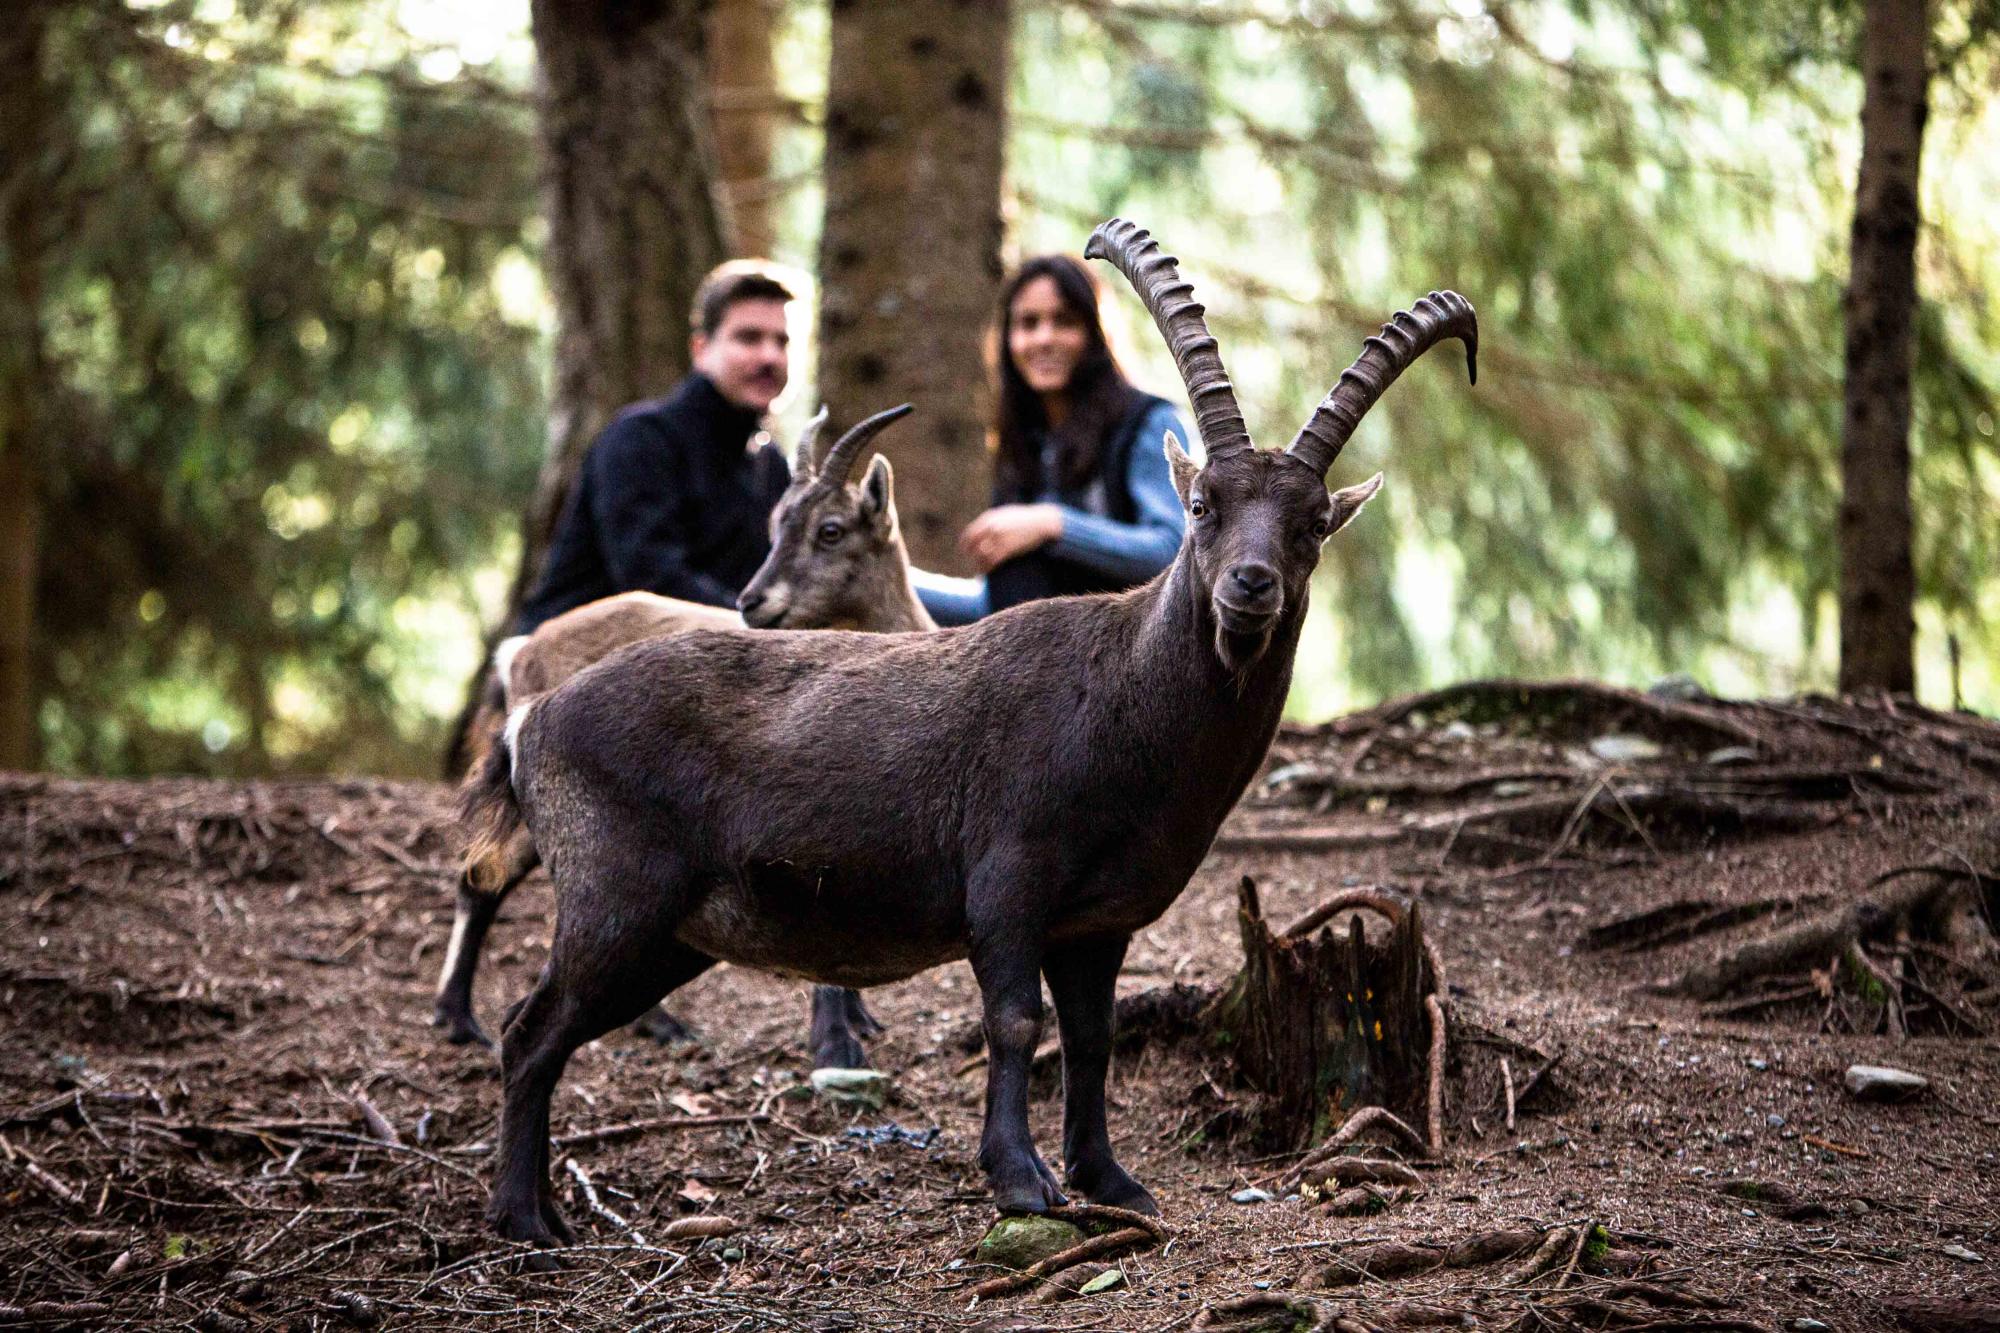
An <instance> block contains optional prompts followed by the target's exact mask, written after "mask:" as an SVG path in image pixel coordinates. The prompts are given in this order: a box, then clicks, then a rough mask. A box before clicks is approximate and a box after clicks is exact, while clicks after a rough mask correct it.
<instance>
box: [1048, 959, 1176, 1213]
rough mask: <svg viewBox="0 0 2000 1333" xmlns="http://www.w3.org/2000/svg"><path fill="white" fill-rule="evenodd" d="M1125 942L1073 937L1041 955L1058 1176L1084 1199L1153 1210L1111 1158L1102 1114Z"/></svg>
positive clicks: (1155, 1210) (1140, 1188)
mask: <svg viewBox="0 0 2000 1333" xmlns="http://www.w3.org/2000/svg"><path fill="white" fill-rule="evenodd" d="M1129 942H1130V940H1129V937H1127V936H1116V937H1113V938H1110V939H1096V940H1079V941H1077V942H1075V943H1073V944H1066V945H1062V946H1060V947H1057V948H1052V949H1051V950H1049V953H1048V956H1047V957H1046V958H1044V959H1043V960H1042V974H1043V975H1044V976H1046V977H1047V978H1048V979H1049V993H1050V994H1051V995H1053V996H1055V1000H1056V1023H1057V1026H1058V1027H1059V1029H1060V1030H1061V1032H1062V1057H1063V1180H1064V1181H1065V1182H1066V1183H1067V1184H1068V1185H1069V1186H1070V1188H1072V1189H1074V1190H1076V1191H1077V1192H1078V1193H1080V1194H1082V1195H1083V1197H1084V1198H1086V1199H1089V1200H1090V1201H1091V1202H1092V1203H1108V1204H1111V1205H1112V1206H1113V1207H1117V1208H1130V1209H1132V1210H1134V1211H1135V1212H1141V1213H1150V1214H1155V1215H1157V1214H1158V1213H1159V1211H1160V1206H1159V1204H1157V1203H1155V1202H1154V1200H1153V1196H1152V1195H1151V1194H1150V1193H1148V1192H1147V1190H1146V1187H1145V1186H1144V1185H1141V1184H1140V1183H1139V1182H1138V1181H1136V1180H1134V1179H1132V1177H1131V1176H1129V1175H1127V1174H1126V1172H1125V1168H1124V1167H1122V1166H1120V1165H1118V1161H1117V1159H1116V1158H1115V1157H1114V1156H1113V1155H1112V1152H1111V1133H1110V1131H1109V1129H1108V1128H1107V1127H1106V1125H1105V1117H1104V1077H1105V1073H1106V1071H1107V1070H1109V1069H1110V1067H1111V1037H1112V1028H1113V1024H1112V1016H1113V1006H1114V1003H1115V1000H1116V988H1117V982H1118V969H1119V967H1120V966H1121V965H1122V964H1123V963H1124V961H1125V946H1126V945H1127V944H1128V943H1129Z"/></svg>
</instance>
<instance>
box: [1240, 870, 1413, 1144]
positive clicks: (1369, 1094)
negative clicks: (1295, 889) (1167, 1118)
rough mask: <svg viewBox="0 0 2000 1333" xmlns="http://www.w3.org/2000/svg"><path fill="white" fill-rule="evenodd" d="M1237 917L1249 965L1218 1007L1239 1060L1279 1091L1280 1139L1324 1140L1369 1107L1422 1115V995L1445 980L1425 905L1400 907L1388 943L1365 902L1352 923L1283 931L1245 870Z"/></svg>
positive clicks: (1275, 1121) (1273, 1122)
mask: <svg viewBox="0 0 2000 1333" xmlns="http://www.w3.org/2000/svg"><path fill="white" fill-rule="evenodd" d="M1237 924H1238V926H1239V927H1240V929H1241V931H1242V936H1243V971H1242V972H1241V973H1239V974H1238V975H1237V978H1236V981H1235V983H1234V984H1233V985H1232V986H1231V988H1230V990H1229V992H1228V993H1227V994H1226V995H1224V997H1223V998H1222V1000H1221V1002H1220V1005H1219V1008H1218V1016H1219V1018H1220V1019H1221V1026H1222V1028H1223V1030H1225V1031H1227V1032H1228V1034H1229V1039H1230V1046H1231V1050H1232V1051H1233V1052H1234V1054H1235V1059H1236V1066H1237V1068H1238V1069H1239V1070H1241V1071H1242V1073H1243V1076H1244V1078H1245V1079H1247V1080H1248V1081H1249V1082H1250V1083H1251V1084H1252V1085H1253V1086H1254V1087H1256V1088H1258V1089H1260V1090H1261V1091H1263V1092H1265V1093H1267V1094H1269V1095H1270V1097H1271V1098H1272V1111H1271V1119H1270V1122H1269V1123H1270V1129H1271V1131H1272V1137H1273V1139H1274V1140H1275V1141H1278V1142H1284V1143H1288V1144H1291V1145H1294V1146H1303V1145H1306V1144H1313V1143H1318V1142H1320V1141H1322V1140H1323V1139H1325V1138H1326V1137H1327V1135H1328V1134H1329V1132H1331V1131H1332V1130H1333V1129H1334V1128H1335V1127H1337V1126H1339V1125H1340V1123H1341V1122H1342V1121H1343V1120H1345V1119H1347V1117H1348V1116H1349V1115H1351V1114H1352V1113H1353V1112H1354V1111H1356V1110H1357V1109H1359V1108H1361V1107H1364V1106H1381V1107H1386V1108H1387V1109H1388V1110H1390V1111H1392V1112H1394V1113H1395V1114H1396V1115H1397V1116H1398V1117H1399V1118H1401V1119H1403V1120H1405V1121H1407V1122H1410V1123H1414V1124H1421V1123H1423V1122H1424V1120H1425V1117H1426V1114H1427V1107H1426V1100H1427V1097H1428V1094H1429V1078H1428V1071H1429V1069H1430V1051H1431V1019H1430V1015H1429V1013H1428V1011H1427V1010H1426V1008H1425V1005H1424V997H1425V996H1426V995H1429V994H1432V993H1434V992H1435V991H1436V990H1437V989H1438V979H1437V978H1435V977H1434V976H1433V974H1432V970H1431V965H1430V960H1429V957H1428V955H1427V953H1426V951H1425V949H1424V943H1423V918H1422V913H1421V911H1420V910H1419V909H1418V908H1417V906H1416V905H1415V904H1410V905H1409V906H1408V907H1406V908H1402V909H1401V910H1400V914H1399V915H1398V916H1397V917H1396V918H1395V919H1394V922H1393V924H1392V926H1391V928H1390V930H1389V932H1388V934H1387V936H1386V938H1384V939H1383V940H1382V941H1381V942H1379V943H1377V942H1374V941H1370V940H1369V939H1368V937H1367V935H1366V934H1365V933H1364V931H1363V929H1362V924H1361V916H1360V914H1358V913H1357V914H1355V915H1353V916H1350V917H1349V918H1348V921H1347V923H1346V925H1345V927H1344V928H1338V929H1337V928H1333V927H1330V926H1325V925H1320V926H1318V927H1317V928H1314V926H1313V925H1312V924H1311V923H1302V924H1303V928H1302V926H1301V925H1295V926H1293V927H1292V928H1291V929H1289V930H1287V931H1285V932H1284V933H1283V934H1277V933H1274V932H1273V931H1272V930H1271V928H1270V927H1269V926H1268V925H1266V924H1265V921H1264V916H1263V911H1262V908H1261V907H1260V905H1259V902H1258V897H1257V889H1256V886H1255V885H1254V884H1252V883H1251V881H1250V880H1249V879H1247V878H1246V879H1245V880H1244V881H1243V883H1242V885H1241V887H1240V898H1239V902H1238V910H1237Z"/></svg>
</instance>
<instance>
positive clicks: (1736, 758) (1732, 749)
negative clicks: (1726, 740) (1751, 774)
mask: <svg viewBox="0 0 2000 1333" xmlns="http://www.w3.org/2000/svg"><path fill="white" fill-rule="evenodd" d="M1701 761H1702V762H1703V763H1704V764H1712V765H1714V766H1715V767H1717V768H1721V767H1723V766H1725V765H1728V764H1754V763H1756V762H1757V752H1756V751H1755V750H1753V749H1751V748H1750V747H1749V746H1747V745H1725V746H1723V747H1722V748H1721V749H1720V750H1710V751H1709V752H1708V753H1707V754H1705V755H1703V756H1702V757H1701Z"/></svg>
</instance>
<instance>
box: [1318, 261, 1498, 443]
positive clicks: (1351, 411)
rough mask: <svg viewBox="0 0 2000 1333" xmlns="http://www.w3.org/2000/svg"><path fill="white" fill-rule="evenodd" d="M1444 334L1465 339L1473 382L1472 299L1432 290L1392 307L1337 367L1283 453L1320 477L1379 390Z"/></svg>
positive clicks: (1476, 363) (1474, 330)
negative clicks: (1350, 360) (1347, 362)
mask: <svg viewBox="0 0 2000 1333" xmlns="http://www.w3.org/2000/svg"><path fill="white" fill-rule="evenodd" d="M1446 338H1459V339H1462V340H1463V341H1464V343H1465V373H1466V376H1467V378H1469V379H1470V380H1471V381H1472V382H1473V383H1474V384H1477V383H1478V382H1479V321H1478V318H1477V317H1476V316H1475V315H1474V314H1473V313H1472V302H1470V301H1468V300H1466V299H1465V298H1464V297H1463V296H1460V295H1459V294H1458V293H1457V292H1432V293H1431V294H1430V295H1429V296H1426V297H1425V298H1424V299H1423V300H1421V301H1419V302H1417V303H1416V305H1414V306H1412V307H1411V308H1410V309H1408V310H1399V311H1397V312H1396V316H1395V318H1393V319H1391V320H1390V321H1389V322H1388V323H1387V324H1384V325H1383V326H1382V331H1381V332H1380V333H1378V334H1374V335H1372V336H1370V337H1369V338H1368V340H1367V342H1366V344H1365V345H1364V348H1363V350H1362V353H1361V356H1360V357H1359V358H1358V359H1357V360H1356V361H1355V363H1354V364H1353V365H1351V366H1349V367H1348V368H1347V369H1346V370H1343V371H1341V372H1340V380H1339V382H1338V383H1336V384H1335V385H1334V386H1333V391H1332V392H1331V393H1329V394H1327V396H1326V398H1325V399H1324V400H1323V401H1322V402H1321V403H1320V405H1319V406H1318V407H1316V408H1314V409H1313V414H1312V416H1311V418H1310V419H1308V420H1307V422H1306V424H1305V425H1304V426H1302V427H1300V429H1299V436H1298V438H1297V439H1295V440H1293V441H1292V443H1291V445H1290V447H1289V448H1287V449H1286V450H1285V452H1286V453H1288V454H1291V455H1292V456H1293V457H1295V458H1297V459H1298V460H1299V461H1301V462H1303V463H1310V464H1311V465H1312V466H1313V468H1315V469H1316V470H1317V471H1318V472H1319V474H1320V475H1321V476H1322V477H1324V476H1325V475H1326V472H1327V469H1328V468H1330V467H1332V466H1333V460H1334V459H1336V458H1338V457H1339V456H1340V451H1341V449H1342V448H1343V447H1344V446H1345V445H1346V444H1347V439H1348V437H1349V436H1350V435H1352V434H1354V428H1355V427H1356V426H1358V425H1360V424H1361V418H1362V417H1364V416H1366V415H1367V414H1368V409H1369V408H1371V407H1373V406H1375V400H1376V399H1377V398H1380V397H1381V396H1382V392H1383V390H1385V389H1387V388H1388V387H1389V386H1390V385H1391V384H1394V383H1395V382H1396V376H1398V375H1400V374H1402V373H1403V372H1404V371H1405V370H1408V369H1409V368H1410V363H1411V362H1413V361H1415V360H1416V359H1417V358H1418V357H1420V356H1422V355H1423V354H1424V353H1425V352H1428V351H1430V349H1431V348H1433V347H1435V346H1436V345H1437V344H1438V343H1439V342H1441V341H1443V340H1444V339H1446Z"/></svg>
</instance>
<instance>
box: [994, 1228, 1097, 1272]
mask: <svg viewBox="0 0 2000 1333" xmlns="http://www.w3.org/2000/svg"><path fill="white" fill-rule="evenodd" d="M1082 1242H1083V1232H1081V1231H1079V1230H1078V1229H1077V1228H1076V1227H1074V1226H1072V1225H1070V1224H1069V1223H1068V1222H1060V1221H1057V1220H1056V1219H1055V1218H1053V1217H1003V1218H1001V1219H1000V1220H999V1221H998V1222H995V1223H994V1224H993V1228H992V1230H990V1231H988V1232H987V1233H986V1234H985V1235H984V1236H982V1237H981V1238H980V1240H979V1251H978V1254H977V1256H976V1257H977V1258H978V1260H979V1262H980V1263H982V1264H995V1265H997V1266H999V1267H1001V1268H1013V1269H1022V1268H1032V1267H1034V1265H1036V1264H1038V1263H1040V1262H1041V1261H1042V1260H1044V1259H1046V1258H1048V1257H1049V1256H1050V1255H1052V1254H1060V1253H1061V1252H1062V1251H1064V1250H1066V1249H1068V1248H1069V1247H1070V1246H1072V1245H1078V1244H1081V1243H1082Z"/></svg>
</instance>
